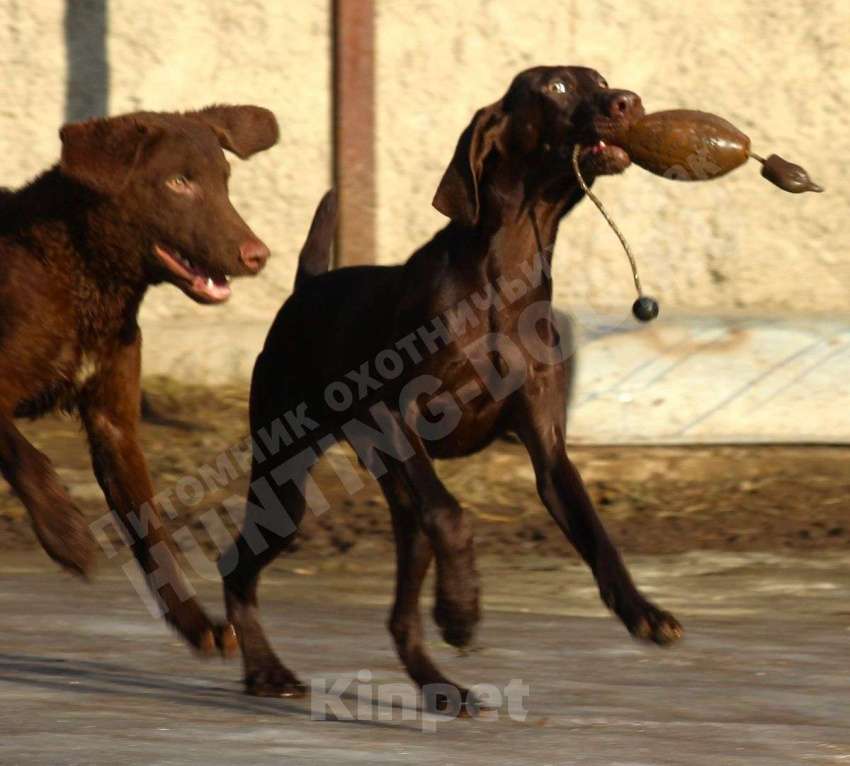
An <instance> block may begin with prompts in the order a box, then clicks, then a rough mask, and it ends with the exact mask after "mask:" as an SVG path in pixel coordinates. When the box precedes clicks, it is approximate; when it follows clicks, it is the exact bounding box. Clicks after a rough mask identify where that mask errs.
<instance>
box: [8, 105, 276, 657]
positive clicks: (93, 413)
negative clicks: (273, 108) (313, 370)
mask: <svg viewBox="0 0 850 766" xmlns="http://www.w3.org/2000/svg"><path fill="white" fill-rule="evenodd" d="M60 136H61V139H62V157H61V161H60V163H59V164H58V165H57V166H55V167H53V168H52V169H50V170H48V171H47V172H46V173H44V174H43V175H41V176H40V177H38V178H37V179H36V180H34V181H33V182H31V183H30V184H29V185H28V186H25V187H24V188H22V189H20V190H19V191H16V192H8V191H6V192H4V193H3V196H2V197H0V470H2V473H3V475H4V476H5V477H6V479H7V480H8V482H9V483H10V484H11V485H12V487H13V488H14V490H15V492H16V493H17V494H18V495H19V497H20V498H21V500H22V501H23V503H24V505H26V507H27V510H28V511H29V514H30V517H31V519H32V524H33V527H34V529H35V532H36V534H37V535H38V539H39V540H40V541H41V544H42V546H44V549H45V550H46V551H47V553H48V554H49V555H50V556H51V557H52V558H53V559H55V560H56V561H57V562H59V563H60V564H62V565H63V566H64V567H66V568H68V569H70V570H72V571H74V572H77V573H80V574H86V573H88V572H89V570H90V569H91V567H92V565H93V560H94V555H95V543H94V539H93V537H92V534H91V532H90V530H89V528H88V526H87V524H86V522H85V520H84V519H83V517H82V515H81V514H80V513H79V511H78V510H77V509H76V508H75V507H74V505H73V503H72V502H71V500H70V499H69V497H68V495H67V493H66V492H65V489H64V488H63V487H62V485H61V483H60V481H59V478H58V477H57V475H56V473H55V471H54V470H53V467H52V466H51V464H50V461H49V460H48V458H47V457H46V456H45V455H43V454H42V453H41V452H39V451H38V450H37V449H35V447H33V446H32V445H31V444H30V443H29V442H28V441H27V440H26V439H25V438H24V437H23V436H22V434H21V433H20V432H19V431H18V429H17V428H16V427H15V425H14V423H13V420H12V419H13V417H21V416H26V417H36V416H38V415H41V414H43V413H45V412H47V411H49V410H51V409H54V408H60V409H64V410H72V409H78V410H79V413H80V415H81V417H82V420H83V423H84V424H85V428H86V431H87V434H88V438H89V442H90V445H91V454H92V461H93V463H94V469H95V472H96V474H97V479H98V482H99V483H100V486H101V487H102V488H103V491H104V494H105V495H106V499H107V501H108V502H109V506H110V508H111V509H112V510H113V511H114V512H115V513H116V514H117V516H118V518H119V519H120V520H121V522H122V524H123V527H124V528H125V529H126V531H127V533H128V534H129V535H130V537H131V539H132V547H133V553H134V555H135V557H136V559H137V560H138V562H139V564H140V565H141V567H142V569H143V570H144V571H145V573H146V575H147V576H148V582H149V585H150V587H151V588H152V590H153V591H154V593H156V594H157V595H158V597H159V599H160V603H161V604H162V606H163V607H164V609H165V612H166V619H167V620H168V622H169V623H171V624H172V625H173V626H174V627H175V628H177V630H178V631H179V632H180V633H181V634H182V635H183V636H184V637H185V638H186V640H187V641H189V642H190V643H191V644H192V645H193V646H195V647H197V648H198V649H200V650H201V651H203V652H212V651H214V650H215V649H216V647H218V648H219V649H220V650H222V651H224V652H230V651H233V650H235V648H236V646H235V638H234V637H233V632H232V629H231V628H224V627H223V626H220V625H214V624H213V623H212V622H211V621H210V619H209V618H208V617H207V616H206V614H205V613H204V611H203V610H202V609H201V607H200V606H199V604H198V603H197V601H196V600H195V598H194V597H191V596H190V595H188V594H190V593H191V590H190V589H189V587H188V584H187V583H186V582H185V580H184V579H183V577H182V575H181V574H180V571H179V569H178V568H177V566H176V564H175V562H174V560H173V557H172V554H171V548H172V544H171V541H170V539H169V536H168V534H167V532H166V531H165V528H164V527H163V526H162V523H161V522H160V520H159V515H158V511H157V509H156V507H155V505H154V504H153V502H152V498H153V494H154V491H153V487H152V485H151V481H150V478H149V476H148V472H147V468H146V466H145V460H144V456H143V455H142V452H141V449H140V448H139V440H138V419H139V402H140V399H139V396H140V392H139V367H140V350H141V334H140V332H139V327H138V325H137V323H136V315H137V313H138V309H139V304H140V303H141V301H142V298H143V297H144V294H145V291H146V290H147V288H148V286H149V285H152V284H157V283H159V282H163V281H167V282H171V283H172V284H174V285H176V286H177V287H179V288H180V289H181V290H183V292H185V293H186V294H187V295H188V296H189V297H191V298H192V299H193V300H195V301H198V302H199V303H221V302H222V301H224V300H226V299H227V298H228V296H229V295H230V286H229V284H228V281H229V278H230V277H231V276H240V275H247V274H256V273H257V272H258V271H259V270H260V269H261V268H262V267H263V265H264V264H265V261H266V259H267V258H268V256H269V251H268V249H267V248H266V246H265V245H264V244H263V243H262V242H260V240H259V239H257V237H256V236H255V235H254V234H253V233H252V232H251V230H250V229H249V228H248V226H247V225H246V224H245V222H244V221H243V220H242V218H240V216H239V214H238V213H237V212H236V210H235V209H234V208H233V205H232V204H231V203H230V200H229V198H228V193H227V179H228V176H229V173H230V167H229V165H228V163H227V160H226V159H225V156H224V153H223V151H222V147H223V148H225V149H228V150H229V151H231V152H233V153H234V154H236V155H238V156H239V157H242V158H247V157H250V156H251V155H252V154H254V153H255V152H258V151H261V150H263V149H268V148H269V147H270V146H272V145H273V144H274V143H275V142H276V141H277V136H278V128H277V122H276V121H275V118H274V115H272V113H271V112H269V111H268V110H266V109H262V108H260V107H256V106H215V107H210V108H208V109H203V110H201V111H198V112H190V113H187V114H182V115H181V114H157V113H147V112H143V113H137V114H129V115H125V116H122V117H114V118H110V119H99V120H91V121H89V122H85V123H79V124H72V125H66V126H65V127H64V128H62V130H61V132H60Z"/></svg>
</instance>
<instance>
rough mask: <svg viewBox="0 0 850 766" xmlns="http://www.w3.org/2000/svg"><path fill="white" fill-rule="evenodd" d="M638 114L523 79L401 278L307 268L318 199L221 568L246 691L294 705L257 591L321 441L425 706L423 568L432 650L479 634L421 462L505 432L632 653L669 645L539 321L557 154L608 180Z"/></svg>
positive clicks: (266, 355)
mask: <svg viewBox="0 0 850 766" xmlns="http://www.w3.org/2000/svg"><path fill="white" fill-rule="evenodd" d="M642 115H643V107H642V106H641V102H640V99H639V98H638V97H637V96H636V95H635V94H634V93H630V92H628V91H622V90H612V89H610V88H609V87H608V85H607V84H606V83H605V81H604V80H603V78H602V77H601V75H599V74H598V73H597V72H595V71H593V70H592V69H585V68H581V67H539V68H535V69H530V70H528V71H526V72H523V73H522V74H520V75H519V76H518V77H517V78H516V79H515V80H514V81H513V83H512V85H511V86H510V88H509V90H508V92H507V93H506V94H505V96H504V98H502V99H501V100H500V101H498V102H496V103H495V104H492V105H491V106H488V107H486V108H484V109H481V110H480V111H479V112H478V113H477V114H476V115H475V117H474V118H473V120H472V123H471V124H470V125H469V127H468V128H467V129H466V130H465V131H464V132H463V134H462V135H461V137H460V140H459V142H458V144H457V150H456V151H455V155H454V158H453V159H452V161H451V164H450V165H449V167H448V169H447V170H446V173H445V175H444V177H443V179H442V181H441V183H440V185H439V188H438V189H437V194H436V197H435V200H434V204H435V206H436V207H437V209H438V210H440V211H441V212H443V213H445V214H446V215H447V216H448V217H449V218H450V219H451V222H450V223H449V224H448V225H447V226H446V227H445V228H444V229H443V230H442V231H440V232H438V233H437V234H436V235H435V236H434V238H433V239H432V240H431V241H430V242H428V243H427V244H426V245H424V246H423V247H422V248H421V249H420V250H418V251H417V252H416V253H414V255H413V256H412V257H411V258H410V259H409V260H408V261H407V263H405V264H404V265H402V266H394V267H354V268H346V269H340V270H338V271H331V272H329V273H322V272H324V271H325V270H326V268H327V263H328V247H329V245H330V239H331V230H332V222H333V210H332V208H333V201H332V199H331V198H327V199H326V200H325V201H324V202H323V203H322V205H321V206H320V208H319V211H318V214H317V218H316V221H315V222H314V226H313V229H312V230H311V234H310V236H309V237H308V241H307V245H306V246H305V249H304V251H303V253H302V255H301V261H300V265H299V272H298V277H297V280H296V289H295V292H294V294H293V295H292V296H291V297H290V298H289V300H287V302H286V303H285V304H284V305H283V308H282V309H281V310H280V313H279V314H278V316H277V319H276V321H275V322H274V325H273V326H272V328H271V331H270V332H269V335H268V338H267V340H266V344H265V348H264V350H263V352H262V353H261V354H260V356H259V358H258V359H257V363H256V366H255V369H254V376H253V383H252V388H251V429H252V434H253V438H254V450H255V451H254V465H253V471H252V482H251V487H250V492H249V497H248V506H247V507H248V511H247V517H246V522H245V526H244V528H243V531H242V535H241V536H240V538H239V539H238V541H237V543H236V545H235V548H234V550H233V551H231V552H230V554H229V555H227V556H225V557H224V559H223V560H222V563H221V565H220V566H221V570H222V574H223V575H224V582H225V598H226V603H227V610H228V612H227V613H228V617H229V619H230V620H231V622H232V623H233V625H234V626H235V627H236V631H237V636H238V638H239V641H240V644H241V648H242V653H243V657H244V664H245V683H246V686H247V690H248V691H249V692H251V693H254V694H263V695H290V694H298V693H300V692H302V691H303V687H302V686H301V684H300V683H299V682H298V680H297V679H296V677H295V676H294V675H293V674H292V673H291V672H290V671H289V670H287V669H286V668H285V667H284V666H283V665H282V664H281V663H280V661H279V660H278V658H277V657H276V656H275V654H274V653H273V651H272V649H271V648H270V646H269V643H268V641H267V639H266V637H265V635H264V633H263V630H262V628H261V626H260V623H259V620H258V612H257V583H258V578H259V573H260V570H261V569H262V567H263V566H264V565H265V564H267V563H268V562H270V561H271V560H272V559H274V557H275V556H276V555H277V554H278V553H279V552H280V551H281V550H282V549H284V548H285V547H286V545H287V544H288V543H289V542H291V540H292V539H293V536H294V534H295V531H296V529H297V526H298V524H299V522H300V520H301V518H302V516H303V513H304V510H305V504H306V503H305V494H310V496H311V498H312V499H314V501H315V502H319V503H321V498H320V496H319V493H318V492H317V489H318V488H317V487H316V486H315V484H313V483H311V482H312V480H311V479H310V477H309V469H310V466H311V465H312V464H313V463H315V461H316V460H317V459H318V457H319V455H320V454H321V453H322V452H323V451H325V450H326V449H327V448H328V447H329V446H331V445H332V444H333V443H334V439H335V438H343V439H345V440H347V441H348V442H349V443H350V444H351V445H352V446H353V447H354V449H355V451H356V452H357V453H358V456H359V457H360V459H361V461H362V462H363V463H365V464H366V466H367V467H368V468H369V469H370V470H371V471H372V473H373V474H374V475H375V476H376V477H377V478H378V480H379V482H380V484H381V488H382V489H383V491H384V494H385V496H386V498H387V501H388V502H389V506H390V510H391V512H392V518H393V524H394V529H395V535H396V543H397V556H398V572H397V582H396V594H395V604H394V606H393V609H392V614H391V617H390V621H389V629H390V631H391V633H392V635H393V638H394V639H395V644H396V647H397V649H398V653H399V656H400V658H401V660H402V662H403V663H404V666H405V668H406V669H407V671H408V673H409V674H410V676H411V677H412V678H413V679H414V681H415V682H416V683H417V684H419V685H420V686H422V687H424V688H425V689H426V692H427V691H428V688H429V687H430V688H432V689H444V688H445V685H446V684H449V683H450V682H449V681H448V680H447V679H446V678H445V677H444V676H443V675H442V673H440V671H439V670H438V669H437V668H436V667H435V666H434V664H433V662H432V661H431V659H430V658H429V657H428V655H427V653H426V651H425V648H424V646H423V640H422V621H421V617H420V613H419V606H418V603H419V596H420V589H421V586H422V580H423V578H424V577H425V573H426V571H427V569H428V566H429V564H430V561H431V559H432V557H434V558H436V562H437V584H436V606H435V609H434V618H435V620H436V622H437V623H438V624H439V625H440V627H441V629H442V633H443V637H444V638H445V640H446V641H448V642H449V643H450V644H454V645H456V646H463V645H465V644H467V643H468V642H469V641H470V640H471V638H472V636H473V631H474V628H475V626H476V623H477V622H478V619H479V585H478V575H477V573H476V567H475V559H474V554H473V539H472V531H471V528H470V524H469V521H468V519H467V517H466V516H465V515H464V513H463V510H462V509H461V507H460V505H459V504H458V502H457V501H456V500H455V498H454V497H452V495H451V494H450V493H449V492H448V490H447V489H446V488H445V486H443V484H442V482H441V481H440V479H439V478H438V476H437V474H436V473H435V471H434V467H433V465H432V462H431V461H432V459H433V458H453V457H459V456H462V455H469V454H471V453H473V452H477V451H478V450H480V449H482V448H484V447H485V446H487V445H488V444H489V443H490V442H491V441H492V440H493V439H494V438H495V437H497V436H499V435H501V434H504V433H506V432H508V431H511V432H514V433H515V434H517V435H518V436H519V438H520V439H521V440H522V442H523V443H524V444H525V446H526V447H527V449H528V452H529V455H530V457H531V461H532V463H533V466H534V471H535V473H536V476H537V488H538V490H539V493H540V497H541V499H542V500H543V503H544V504H545V506H546V508H547V509H548V510H549V512H550V513H551V515H552V516H553V518H554V519H555V521H556V522H557V524H558V525H559V526H560V527H561V529H562V530H563V532H564V534H565V535H566V536H567V538H568V539H569V540H570V542H571V543H572V544H573V545H574V546H575V547H576V548H577V549H578V551H579V552H580V553H581V555H582V557H583V558H584V559H585V561H586V562H587V563H588V565H589V566H590V568H591V570H592V571H593V574H594V576H595V577H596V581H597V583H598V585H599V590H600V593H601V595H602V599H603V600H604V602H605V603H606V604H607V605H608V606H609V607H610V608H611V609H612V610H613V611H614V612H615V613H616V614H617V616H618V617H619V618H620V619H621V620H622V621H623V623H624V624H625V626H626V627H627V628H628V630H629V631H630V632H631V633H632V634H633V635H635V636H637V637H639V638H642V639H646V640H649V641H653V642H655V643H658V644H667V643H670V642H672V641H674V640H675V639H677V638H678V637H679V636H680V635H681V632H682V629H681V627H680V626H679V624H678V622H676V620H675V619H674V618H673V617H672V616H671V615H670V614H668V613H667V612H664V611H661V610H660V609H658V608H657V607H656V606H654V605H653V604H652V603H650V602H649V601H648V600H647V599H646V598H645V597H644V596H643V595H642V594H641V593H640V592H639V591H638V590H637V588H636V587H635V585H634V584H633V583H632V580H631V577H630V576H629V573H628V572H627V570H626V568H625V566H624V564H623V562H622V560H621V558H620V556H619V554H618V553H617V550H616V549H615V547H614V545H613V543H612V542H611V541H610V540H609V538H608V536H607V535H606V533H605V530H604V529H603V527H602V523H601V522H600V520H599V518H598V517H597V515H596V513H595V511H594V509H593V506H592V504H591V501H590V499H589V497H588V495H587V492H586V491H585V488H584V486H583V484H582V480H581V477H580V476H579V474H578V472H577V471H576V469H575V467H574V466H573V464H572V463H571V462H570V460H569V459H568V457H567V453H566V449H565V441H564V433H565V420H566V402H567V396H568V392H567V383H568V380H569V360H567V359H564V358H563V354H561V352H560V346H559V338H558V335H557V331H556V330H555V325H554V323H553V317H552V307H551V297H552V283H551V279H550V277H549V268H550V265H551V255H552V250H553V247H554V244H555V237H556V234H557V230H558V225H559V223H560V221H561V218H562V217H563V216H564V215H565V214H566V213H567V212H569V210H570V209H571V208H572V207H573V206H574V205H575V204H576V203H577V202H578V201H579V200H580V199H581V197H582V192H581V191H580V189H579V186H578V184H577V181H576V178H575V175H574V173H573V171H572V168H571V164H570V157H571V155H572V152H573V148H574V146H576V145H581V146H584V147H586V148H585V149H584V150H583V153H582V158H581V162H582V168H583V174H586V176H587V177H588V179H592V178H593V177H595V176H598V175H603V174H611V173H619V172H621V171H623V170H624V169H625V168H626V167H627V166H628V165H629V158H628V156H627V155H626V154H625V152H623V151H622V150H621V149H618V148H615V147H608V146H606V145H605V143H604V139H606V138H607V137H609V136H611V135H613V134H614V133H615V131H616V130H617V129H619V128H622V127H623V126H624V124H627V123H629V122H630V121H632V120H635V119H637V118H639V117H641V116H642ZM341 478H342V477H341ZM346 480H347V481H351V479H350V476H349V477H348V478H347V479H346ZM308 489H309V490H311V492H310V493H307V490H308ZM316 498H318V499H317V500H316ZM261 526H262V527H264V528H265V529H264V531H262V532H261V530H260V529H259V527H261ZM459 694H460V698H461V699H462V700H463V701H467V693H466V692H465V691H464V690H462V689H461V690H459ZM426 697H427V694H426ZM432 701H433V700H432Z"/></svg>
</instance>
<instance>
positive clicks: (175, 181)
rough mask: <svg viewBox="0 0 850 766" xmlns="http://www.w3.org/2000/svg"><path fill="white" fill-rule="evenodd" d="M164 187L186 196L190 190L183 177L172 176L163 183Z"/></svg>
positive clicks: (186, 180) (189, 185) (187, 182)
mask: <svg viewBox="0 0 850 766" xmlns="http://www.w3.org/2000/svg"><path fill="white" fill-rule="evenodd" d="M165 185H166V186H167V187H168V188H169V189H171V191H174V192H177V193H178V194H188V193H189V192H190V191H191V190H192V187H191V184H190V183H189V179H188V178H186V176H184V175H178V176H172V177H171V178H169V179H168V180H167V181H166V182H165Z"/></svg>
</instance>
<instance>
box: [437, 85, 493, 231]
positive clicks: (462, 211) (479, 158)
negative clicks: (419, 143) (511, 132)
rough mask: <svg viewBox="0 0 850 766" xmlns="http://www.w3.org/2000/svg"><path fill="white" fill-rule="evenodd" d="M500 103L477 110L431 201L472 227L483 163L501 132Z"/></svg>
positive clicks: (478, 204)
mask: <svg viewBox="0 0 850 766" xmlns="http://www.w3.org/2000/svg"><path fill="white" fill-rule="evenodd" d="M506 120H507V118H506V116H505V113H504V111H503V109H502V102H501V101H497V102H496V103H495V104H491V105H490V106H485V107H484V108H483V109H479V110H478V111H477V112H476V113H475V116H474V117H473V118H472V122H471V123H469V126H468V127H467V128H466V130H464V131H463V133H461V136H460V139H458V142H457V148H456V149H455V153H454V157H452V161H451V162H450V163H449V166H448V168H446V172H445V173H444V174H443V180H442V181H440V185H439V186H438V187H437V193H436V194H435V195H434V202H433V203H432V204H433V205H434V207H435V208H437V210H439V211H440V212H441V213H442V214H443V215H445V216H448V217H449V218H451V219H452V220H453V221H458V222H460V223H463V224H465V225H466V226H475V224H477V223H478V217H479V215H480V213H481V198H480V192H479V188H478V187H479V184H480V183H481V174H482V172H483V171H484V162H485V160H486V159H487V155H488V154H490V151H491V150H492V149H493V147H495V146H497V145H498V144H499V142H500V140H501V138H502V136H503V134H504V129H505V123H506Z"/></svg>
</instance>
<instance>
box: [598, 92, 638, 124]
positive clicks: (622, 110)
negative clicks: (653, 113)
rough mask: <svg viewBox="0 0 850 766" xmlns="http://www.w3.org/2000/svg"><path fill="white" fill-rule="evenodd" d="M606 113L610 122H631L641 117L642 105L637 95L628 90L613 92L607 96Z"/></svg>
mask: <svg viewBox="0 0 850 766" xmlns="http://www.w3.org/2000/svg"><path fill="white" fill-rule="evenodd" d="M606 112H607V113H608V116H609V117H610V118H611V119H612V120H627V121H631V120H634V119H637V118H639V117H643V114H644V111H643V104H642V103H641V100H640V96H638V94H637V93H632V92H631V91H630V90H615V91H611V93H610V94H609V95H608V103H607V104H606Z"/></svg>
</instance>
